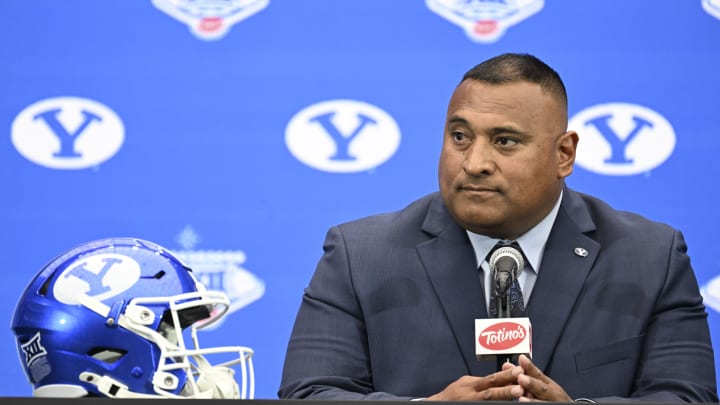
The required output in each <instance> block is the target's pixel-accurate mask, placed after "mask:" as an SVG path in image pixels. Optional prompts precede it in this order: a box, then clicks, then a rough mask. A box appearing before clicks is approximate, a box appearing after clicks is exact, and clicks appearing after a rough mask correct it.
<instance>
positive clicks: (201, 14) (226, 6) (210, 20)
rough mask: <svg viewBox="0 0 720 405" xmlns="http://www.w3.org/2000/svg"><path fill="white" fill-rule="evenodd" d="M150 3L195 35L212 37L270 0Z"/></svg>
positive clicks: (204, 0) (179, 0)
mask: <svg viewBox="0 0 720 405" xmlns="http://www.w3.org/2000/svg"><path fill="white" fill-rule="evenodd" d="M152 3H153V5H154V6H155V7H157V8H158V9H159V10H162V11H163V12H165V13H166V14H168V15H169V16H171V17H173V18H175V19H176V20H178V21H180V22H182V23H185V24H186V25H187V26H188V27H190V31H191V32H192V33H193V35H195V36H196V37H198V38H200V39H204V40H206V41H212V40H217V39H220V38H222V37H223V36H225V34H227V32H228V30H230V27H232V26H233V25H234V24H237V23H239V22H240V21H242V20H244V19H246V18H248V17H250V16H252V15H253V14H256V13H258V12H259V11H261V10H262V9H264V8H265V7H267V6H268V3H270V0H223V1H218V0H152Z"/></svg>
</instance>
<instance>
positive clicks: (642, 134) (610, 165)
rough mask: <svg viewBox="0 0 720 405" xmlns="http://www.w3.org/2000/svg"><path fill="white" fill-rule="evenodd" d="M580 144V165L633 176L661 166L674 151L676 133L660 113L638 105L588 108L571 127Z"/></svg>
mask: <svg viewBox="0 0 720 405" xmlns="http://www.w3.org/2000/svg"><path fill="white" fill-rule="evenodd" d="M568 127H569V129H571V130H574V131H577V133H578V135H579V137H580V142H579V144H578V149H577V156H576V159H577V163H578V164H579V165H580V166H582V167H584V168H585V169H587V170H590V171H593V172H596V173H600V174H607V175H621V176H622V175H633V174H639V173H644V172H647V171H650V170H652V169H654V168H655V167H658V166H660V165H661V164H662V163H663V162H665V161H666V160H667V159H668V157H670V155H671V154H672V152H673V150H674V149H675V131H674V130H673V127H672V125H670V123H669V122H668V121H667V120H666V119H665V118H664V117H663V116H662V115H660V114H658V113H657V112H655V111H653V110H651V109H649V108H647V107H643V106H641V105H636V104H627V103H608V104H598V105H595V106H592V107H589V108H586V109H584V110H582V111H580V112H579V113H577V114H575V116H573V117H572V118H571V119H570V122H569V124H568Z"/></svg>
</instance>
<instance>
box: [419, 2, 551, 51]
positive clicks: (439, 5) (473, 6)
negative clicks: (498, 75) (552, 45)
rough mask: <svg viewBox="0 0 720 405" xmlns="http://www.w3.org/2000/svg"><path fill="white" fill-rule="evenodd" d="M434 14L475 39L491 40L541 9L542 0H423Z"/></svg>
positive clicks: (483, 41)
mask: <svg viewBox="0 0 720 405" xmlns="http://www.w3.org/2000/svg"><path fill="white" fill-rule="evenodd" d="M425 4H426V5H427V7H428V8H429V9H430V10H431V11H432V12H434V13H435V14H437V15H439V16H441V17H443V18H444V19H446V20H448V21H450V22H451V23H453V24H455V25H458V26H460V27H461V28H463V29H464V30H465V33H466V34H467V36H468V37H470V39H472V40H473V41H475V42H481V43H492V42H495V41H497V40H499V39H500V37H502V35H503V34H505V31H506V30H507V29H508V28H510V27H511V26H513V25H515V24H518V23H520V22H522V21H524V20H526V19H527V18H529V17H530V16H532V15H533V14H536V13H537V12H539V11H540V10H542V8H543V6H544V5H545V1H544V0H510V1H499V0H425Z"/></svg>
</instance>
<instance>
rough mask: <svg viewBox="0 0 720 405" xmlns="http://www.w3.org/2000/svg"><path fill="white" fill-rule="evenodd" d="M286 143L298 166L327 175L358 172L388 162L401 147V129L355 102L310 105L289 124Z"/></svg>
mask: <svg viewBox="0 0 720 405" xmlns="http://www.w3.org/2000/svg"><path fill="white" fill-rule="evenodd" d="M285 143H286V145H287V147H288V149H289V150H290V152H291V153H292V154H293V155H294V156H295V157H296V158H297V159H298V160H300V161H301V162H303V163H305V164H306V165H308V166H310V167H313V168H315V169H319V170H323V171H328V172H340V173H349V172H359V171H363V170H368V169H372V168H374V167H376V166H378V165H380V164H382V163H384V162H385V161H387V160H388V159H390V158H391V157H392V156H393V155H394V154H395V152H396V151H397V149H398V147H399V145H400V128H399V127H398V125H397V123H396V122H395V120H394V119H393V118H392V117H391V116H390V115H389V114H388V113H386V112H385V111H383V110H381V109H380V108H378V107H376V106H374V105H371V104H368V103H364V102H362V101H355V100H330V101H324V102H320V103H317V104H313V105H311V106H309V107H307V108H305V109H303V110H301V111H300V112H298V113H297V114H295V116H294V117H292V119H291V120H290V122H289V123H288V125H287V128H286V129H285Z"/></svg>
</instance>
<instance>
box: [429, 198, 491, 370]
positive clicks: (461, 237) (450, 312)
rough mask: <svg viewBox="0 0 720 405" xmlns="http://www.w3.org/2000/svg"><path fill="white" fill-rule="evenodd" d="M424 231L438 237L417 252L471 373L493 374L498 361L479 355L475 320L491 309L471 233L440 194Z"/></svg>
mask: <svg viewBox="0 0 720 405" xmlns="http://www.w3.org/2000/svg"><path fill="white" fill-rule="evenodd" d="M423 230H424V231H425V232H428V233H431V234H433V235H437V237H436V238H433V239H430V240H429V241H426V242H423V243H421V244H419V245H418V246H417V251H418V254H419V255H420V259H421V261H422V263H423V265H424V267H425V271H426V273H427V275H428V277H429V278H430V282H431V283H432V286H433V288H434V290H435V293H436V294H437V298H438V300H439V301H440V303H441V305H442V308H443V311H444V313H445V315H446V317H447V319H448V320H449V322H450V327H451V328H452V331H453V333H454V335H455V343H456V344H457V346H458V349H459V350H460V351H461V352H462V354H463V358H464V360H465V363H466V366H467V368H468V371H469V373H470V374H471V375H487V374H489V373H492V372H494V371H495V367H496V364H495V362H480V361H478V360H477V359H476V358H475V343H474V341H475V319H476V318H486V317H487V310H486V308H485V298H484V297H485V296H484V293H483V290H482V286H481V284H480V275H479V273H478V271H477V267H476V259H475V252H474V251H473V248H472V245H471V244H470V241H469V239H468V237H467V233H466V232H465V230H463V229H462V228H461V227H459V226H458V225H457V224H456V223H455V222H454V221H453V219H452V217H451V216H450V214H449V213H448V212H447V210H446V209H445V208H444V205H443V204H442V200H441V199H440V198H439V197H438V198H436V199H435V200H434V201H433V203H432V204H431V207H430V209H429V211H428V215H427V216H426V218H425V223H424V224H423ZM491 363H492V364H491Z"/></svg>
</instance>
